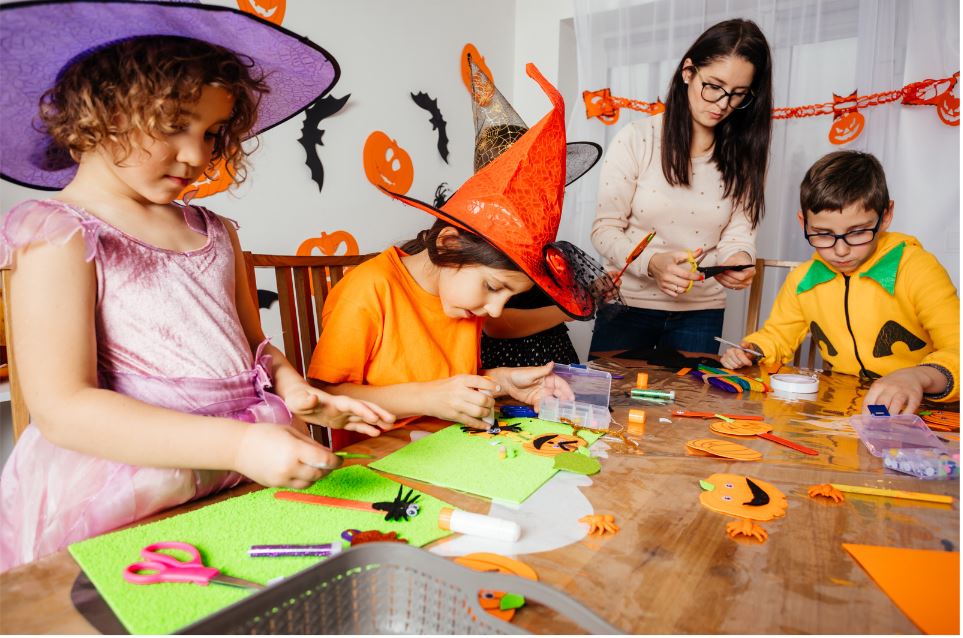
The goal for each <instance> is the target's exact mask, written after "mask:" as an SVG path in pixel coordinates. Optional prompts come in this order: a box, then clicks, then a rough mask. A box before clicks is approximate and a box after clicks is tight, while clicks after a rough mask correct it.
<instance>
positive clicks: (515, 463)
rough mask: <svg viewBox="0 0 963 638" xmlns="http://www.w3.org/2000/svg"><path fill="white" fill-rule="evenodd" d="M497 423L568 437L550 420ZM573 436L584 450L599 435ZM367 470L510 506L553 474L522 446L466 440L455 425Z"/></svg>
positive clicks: (501, 438)
mask: <svg viewBox="0 0 963 638" xmlns="http://www.w3.org/2000/svg"><path fill="white" fill-rule="evenodd" d="M503 422H505V423H509V424H518V425H520V426H522V429H523V430H524V431H525V432H527V433H529V434H533V435H539V434H548V433H551V432H558V433H561V434H572V428H571V427H570V426H567V425H563V424H561V423H555V422H553V421H542V420H539V419H526V418H519V419H506V420H504V421H503ZM576 434H577V435H578V436H580V437H581V438H583V439H585V441H586V442H588V444H589V445H591V444H592V443H594V442H595V441H596V440H598V438H599V437H600V436H601V435H600V434H598V433H595V432H589V431H586V430H578V431H577V432H576ZM495 442H497V443H498V444H500V445H504V446H505V447H506V448H508V447H513V448H515V449H517V450H518V454H517V455H515V456H514V457H509V458H505V459H502V458H500V457H499V452H498V445H493V443H495ZM368 467H371V468H374V469H376V470H380V471H382V472H388V473H389V474H396V475H398V476H405V477H408V478H412V479H415V480H418V481H424V482H425V483H431V484H432V485H439V486H441V487H447V488H450V489H453V490H459V491H462V492H468V493H470V494H476V495H478V496H484V497H487V498H497V499H501V500H504V501H508V502H511V503H521V502H522V501H524V500H525V499H526V498H528V497H529V496H531V495H532V493H533V492H534V491H535V490H537V489H538V488H539V487H541V486H542V484H543V483H545V481H547V480H548V479H550V478H551V477H552V476H553V475H554V474H555V472H557V471H558V470H556V469H555V459H554V458H552V457H548V456H537V455H534V454H531V453H529V452H526V451H524V450H523V449H522V443H520V442H516V441H512V440H511V439H510V438H508V437H507V436H506V435H498V436H496V437H493V438H490V439H486V438H483V437H480V436H471V435H469V434H466V433H465V432H462V430H461V426H459V425H452V426H450V427H447V428H445V429H444V430H439V431H438V432H435V433H434V434H431V435H429V436H426V437H425V438H423V439H418V440H417V441H413V442H412V443H409V444H408V445H406V446H405V447H403V448H401V449H400V450H397V451H396V452H393V453H392V454H389V455H388V456H386V457H384V458H382V459H379V460H378V461H375V462H374V463H371V464H370V465H369V466H368Z"/></svg>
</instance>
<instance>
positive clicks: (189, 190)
mask: <svg viewBox="0 0 963 638" xmlns="http://www.w3.org/2000/svg"><path fill="white" fill-rule="evenodd" d="M236 176H237V173H236V172H235V170H234V168H233V167H230V166H228V165H227V162H226V160H225V159H224V158H223V157H222V158H220V159H218V160H217V161H215V162H214V163H213V164H211V165H210V166H209V167H208V168H207V170H205V171H204V174H203V175H201V176H200V177H198V178H197V179H196V180H195V181H194V182H193V183H192V184H188V185H187V186H186V187H184V190H182V191H181V192H180V195H178V196H177V198H178V199H180V200H183V201H187V200H185V198H190V199H201V198H203V197H208V196H210V195H214V194H215V193H221V192H224V191H226V190H227V189H228V188H230V187H231V186H233V185H234V180H235V178H236Z"/></svg>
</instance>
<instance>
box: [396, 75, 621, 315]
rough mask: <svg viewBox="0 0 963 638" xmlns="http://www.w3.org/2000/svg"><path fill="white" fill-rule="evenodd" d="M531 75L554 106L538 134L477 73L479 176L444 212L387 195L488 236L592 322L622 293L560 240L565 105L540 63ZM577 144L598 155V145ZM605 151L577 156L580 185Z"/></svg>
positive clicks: (556, 297)
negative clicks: (606, 301)
mask: <svg viewBox="0 0 963 638" xmlns="http://www.w3.org/2000/svg"><path fill="white" fill-rule="evenodd" d="M525 70H526V72H527V73H528V75H529V77H531V78H532V79H534V80H535V81H536V82H537V83H538V85H539V86H540V87H541V89H542V90H543V91H544V92H545V95H546V96H548V98H549V100H550V101H551V102H552V110H551V111H550V112H549V113H548V114H547V115H545V117H543V118H542V119H541V120H540V121H539V122H538V123H537V124H535V126H533V127H531V128H530V129H526V127H525V123H524V122H522V120H521V118H520V117H518V114H517V113H515V111H514V109H512V108H511V105H509V104H508V102H507V100H505V99H504V97H502V96H501V94H500V93H499V92H498V90H497V89H496V88H495V86H494V85H493V84H492V83H491V81H490V80H488V78H487V77H486V76H484V74H481V73H480V72H478V71H477V67H473V68H472V73H473V81H472V83H473V85H474V86H477V89H476V90H473V100H474V102H475V105H476V107H475V121H476V130H477V131H478V135H477V136H476V152H475V158H476V172H475V174H474V175H473V176H472V177H471V178H469V179H468V181H466V182H465V183H464V184H463V185H462V187H461V188H459V189H458V190H457V191H456V192H455V193H454V194H453V195H452V196H451V197H450V198H449V199H448V201H447V202H445V204H444V205H443V206H442V207H441V208H435V207H434V206H432V205H430V204H427V203H425V202H422V201H419V200H417V199H413V198H410V197H406V196H404V195H398V194H395V193H392V192H390V191H387V190H386V189H382V190H384V191H385V193H387V194H388V195H390V196H391V197H394V198H395V199H398V200H401V201H402V202H404V203H406V204H408V205H410V206H414V207H416V208H420V209H421V210H423V211H425V212H427V213H430V214H432V215H435V216H436V217H439V218H440V219H443V220H445V221H447V222H449V223H451V224H452V225H454V226H456V227H458V228H461V229H463V230H466V231H468V232H471V233H474V234H476V235H478V236H480V237H483V238H484V239H485V240H487V241H488V242H489V243H490V244H492V245H493V246H495V247H496V248H498V249H499V250H501V251H502V252H503V253H505V255H507V256H508V257H509V258H510V259H511V260H512V261H513V262H515V263H516V264H517V265H518V266H519V268H521V270H522V271H523V272H524V273H525V274H526V275H528V276H529V277H531V279H532V281H533V282H535V285H536V286H538V287H539V288H541V289H542V290H543V291H545V293H546V294H548V296H549V297H551V298H552V299H553V300H554V301H555V303H556V304H558V306H559V307H560V308H562V310H564V311H565V312H566V313H568V314H569V315H571V316H572V317H574V318H576V319H590V318H592V317H594V316H595V310H596V307H597V301H598V300H600V299H602V298H605V297H612V296H617V292H616V289H615V286H614V285H613V284H612V280H611V278H610V277H608V275H607V274H606V273H605V271H604V270H603V269H602V267H601V266H600V265H599V264H598V263H597V262H596V261H595V260H594V259H592V258H591V257H589V256H588V255H587V254H585V253H584V252H583V251H582V250H580V249H579V248H578V247H576V246H574V245H572V244H570V243H568V242H557V241H555V236H556V234H557V233H558V225H559V221H560V220H561V216H562V201H563V196H564V191H565V185H566V181H567V180H566V174H567V172H568V169H567V166H568V163H567V157H568V155H569V154H570V153H569V152H568V150H567V149H566V144H565V117H564V115H565V107H564V104H563V102H562V96H561V95H560V94H559V92H558V90H556V88H555V87H554V86H552V85H551V84H550V83H549V82H548V80H546V79H545V78H544V77H543V76H542V74H541V73H540V72H539V70H538V69H537V68H535V65H534V64H528V65H527V66H526V67H525ZM476 75H477V76H478V80H479V81H478V82H476V81H475V76H476ZM572 146H576V147H581V146H584V147H585V148H586V149H591V148H592V146H594V145H592V144H584V145H572ZM478 147H481V148H480V150H479V148H478ZM596 149H597V147H596ZM590 152H591V151H590ZM599 152H600V151H599V150H596V151H595V153H596V156H595V158H594V160H591V161H586V160H585V159H584V157H586V156H587V155H583V153H585V151H580V150H576V151H575V155H576V156H578V157H579V158H580V159H579V161H578V162H576V164H577V167H576V168H574V169H573V170H574V171H575V172H573V173H572V176H573V177H572V179H576V178H577V177H578V176H580V175H582V174H584V172H585V171H586V170H588V168H591V166H592V164H594V163H595V160H597V159H598V153H599ZM576 173H577V174H576Z"/></svg>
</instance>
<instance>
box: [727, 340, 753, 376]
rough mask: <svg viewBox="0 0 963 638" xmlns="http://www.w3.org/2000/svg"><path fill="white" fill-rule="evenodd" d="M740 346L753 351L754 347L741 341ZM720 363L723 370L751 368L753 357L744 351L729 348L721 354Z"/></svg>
mask: <svg viewBox="0 0 963 638" xmlns="http://www.w3.org/2000/svg"><path fill="white" fill-rule="evenodd" d="M741 345H742V347H743V348H753V349H755V346H753V345H752V344H751V343H747V342H745V341H743V342H742V344H741ZM721 361H722V367H723V368H729V369H730V370H735V369H737V368H745V367H747V366H751V365H752V364H753V356H752V355H750V354H749V353H748V352H745V351H744V350H740V349H739V348H729V349H728V350H726V351H725V352H723V353H722V358H721Z"/></svg>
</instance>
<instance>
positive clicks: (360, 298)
mask: <svg viewBox="0 0 963 638" xmlns="http://www.w3.org/2000/svg"><path fill="white" fill-rule="evenodd" d="M402 256H404V253H403V252H401V251H400V250H399V249H397V248H394V247H392V248H389V249H388V250H386V251H384V252H383V253H381V254H380V255H378V256H377V257H375V258H373V259H370V260H368V261H366V262H364V263H363V264H361V265H360V266H357V267H356V268H354V269H352V270H351V271H350V272H349V273H348V274H347V275H346V276H345V278H344V279H343V280H342V281H341V282H340V283H338V285H336V286H335V287H334V289H333V290H332V291H331V295H330V296H329V297H328V299H327V301H326V302H325V304H324V311H323V312H322V315H321V325H322V331H321V337H320V339H319V340H318V345H317V347H316V348H315V349H314V354H313V355H312V356H311V365H310V366H309V367H308V376H309V377H311V378H314V379H318V380H320V381H323V382H325V383H357V384H368V385H394V384H397V383H410V382H415V381H435V380H438V379H445V378H448V377H451V376H454V375H456V374H476V373H477V372H478V370H479V367H480V353H481V332H482V325H483V323H484V320H483V319H480V318H467V319H452V318H451V317H449V316H447V315H446V314H445V313H444V311H443V310H442V305H441V299H440V298H439V297H438V296H437V295H432V294H430V293H429V292H427V291H426V290H425V289H424V288H422V287H421V286H419V285H418V283H417V282H416V281H415V280H414V278H413V277H412V276H411V273H409V272H408V269H407V268H405V266H404V264H403V263H402V262H401V258H402ZM407 421H410V419H404V420H402V421H400V422H399V424H398V425H403V424H404V423H405V422H407Z"/></svg>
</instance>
